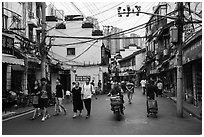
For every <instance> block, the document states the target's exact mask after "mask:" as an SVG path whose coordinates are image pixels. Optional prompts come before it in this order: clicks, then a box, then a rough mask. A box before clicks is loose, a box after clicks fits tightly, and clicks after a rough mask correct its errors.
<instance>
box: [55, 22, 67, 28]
mask: <svg viewBox="0 0 204 137" xmlns="http://www.w3.org/2000/svg"><path fill="white" fill-rule="evenodd" d="M56 29H66V24H63V23H58V24H57V25H56Z"/></svg>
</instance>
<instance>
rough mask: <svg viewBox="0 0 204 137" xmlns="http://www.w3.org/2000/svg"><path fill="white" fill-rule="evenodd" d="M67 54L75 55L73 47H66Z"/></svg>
mask: <svg viewBox="0 0 204 137" xmlns="http://www.w3.org/2000/svg"><path fill="white" fill-rule="evenodd" d="M67 55H75V48H67Z"/></svg>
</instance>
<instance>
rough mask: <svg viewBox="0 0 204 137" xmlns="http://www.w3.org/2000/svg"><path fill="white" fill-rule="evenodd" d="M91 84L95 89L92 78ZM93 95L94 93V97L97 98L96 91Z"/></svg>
mask: <svg viewBox="0 0 204 137" xmlns="http://www.w3.org/2000/svg"><path fill="white" fill-rule="evenodd" d="M91 85H93V88H94V91H95V83H94V80H92V82H91ZM93 95H94V97H95V99H97V96H96V93H95V94H93Z"/></svg>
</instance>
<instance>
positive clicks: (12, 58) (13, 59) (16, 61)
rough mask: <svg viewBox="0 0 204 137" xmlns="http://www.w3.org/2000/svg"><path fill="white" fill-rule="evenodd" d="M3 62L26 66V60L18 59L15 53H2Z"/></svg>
mask: <svg viewBox="0 0 204 137" xmlns="http://www.w3.org/2000/svg"><path fill="white" fill-rule="evenodd" d="M2 63H8V64H14V65H22V66H24V60H23V59H18V58H16V57H15V56H13V55H8V54H2Z"/></svg>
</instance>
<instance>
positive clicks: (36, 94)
mask: <svg viewBox="0 0 204 137" xmlns="http://www.w3.org/2000/svg"><path fill="white" fill-rule="evenodd" d="M31 95H32V96H33V107H34V113H33V116H32V117H31V120H34V119H35V118H36V115H37V116H39V115H40V113H39V109H40V106H39V97H40V84H39V82H38V81H37V80H36V81H35V82H34V87H33V90H32V94H31Z"/></svg>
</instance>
